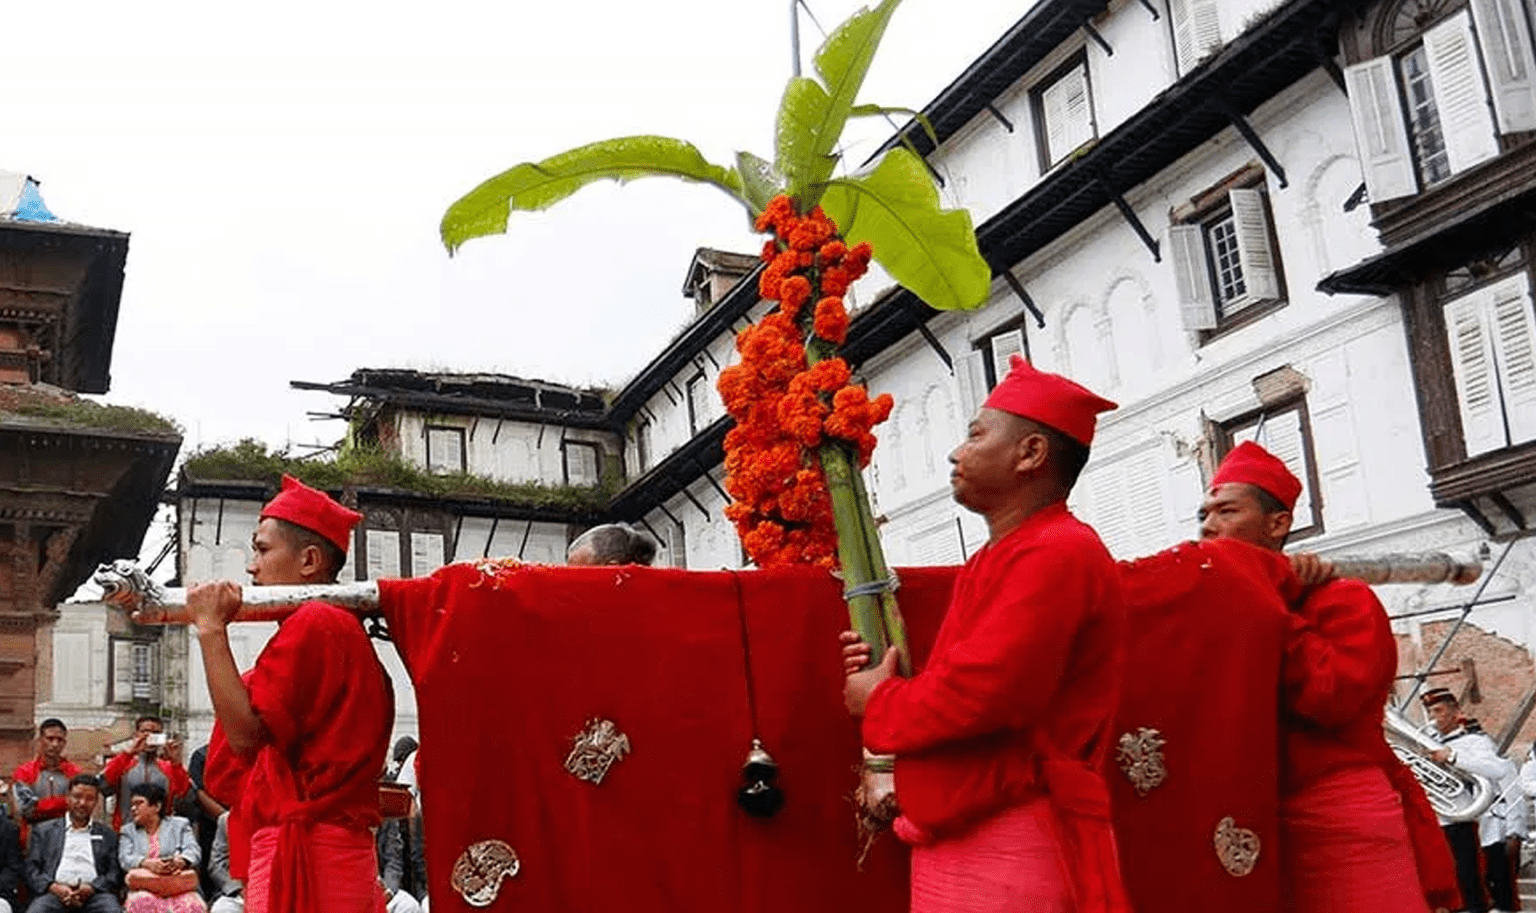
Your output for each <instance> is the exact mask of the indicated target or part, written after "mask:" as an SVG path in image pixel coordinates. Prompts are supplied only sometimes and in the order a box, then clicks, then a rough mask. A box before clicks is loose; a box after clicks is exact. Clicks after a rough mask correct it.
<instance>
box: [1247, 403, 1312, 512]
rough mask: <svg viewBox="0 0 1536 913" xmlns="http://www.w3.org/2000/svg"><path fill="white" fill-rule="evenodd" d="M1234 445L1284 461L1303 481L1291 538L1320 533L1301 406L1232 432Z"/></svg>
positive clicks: (1310, 453) (1279, 412) (1278, 412)
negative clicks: (1250, 443) (1251, 446)
mask: <svg viewBox="0 0 1536 913" xmlns="http://www.w3.org/2000/svg"><path fill="white" fill-rule="evenodd" d="M1231 434H1232V444H1233V446H1236V445H1238V444H1241V443H1243V442H1244V441H1253V442H1254V443H1255V444H1258V445H1259V446H1260V447H1263V448H1264V449H1265V450H1268V451H1269V452H1270V453H1273V454H1274V455H1275V456H1277V457H1279V458H1280V461H1281V462H1282V463H1284V464H1285V468H1286V469H1289V470H1290V471H1291V474H1292V475H1294V476H1295V477H1296V478H1298V479H1300V480H1301V495H1300V496H1299V497H1298V498H1297V499H1296V506H1295V507H1294V508H1292V510H1291V516H1292V518H1293V519H1292V521H1291V537H1292V538H1293V539H1294V538H1297V537H1300V536H1306V535H1310V534H1311V533H1314V532H1320V531H1321V528H1322V518H1321V517H1320V516H1319V515H1318V511H1317V497H1316V493H1315V492H1313V491H1312V464H1313V462H1314V457H1313V455H1312V440H1311V433H1310V431H1309V429H1308V428H1307V426H1306V421H1305V413H1304V412H1303V411H1302V408H1301V404H1300V403H1297V404H1296V405H1294V406H1289V407H1286V408H1284V409H1281V410H1279V411H1276V412H1271V413H1269V414H1268V415H1266V416H1264V418H1263V420H1262V421H1260V422H1254V423H1252V424H1249V425H1247V426H1246V427H1242V428H1238V429H1234V430H1233V431H1232V433H1231Z"/></svg>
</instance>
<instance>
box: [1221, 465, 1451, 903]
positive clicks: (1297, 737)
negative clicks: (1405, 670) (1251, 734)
mask: <svg viewBox="0 0 1536 913" xmlns="http://www.w3.org/2000/svg"><path fill="white" fill-rule="evenodd" d="M1300 494H1301V482H1300V481H1299V480H1298V479H1297V478H1296V477H1295V476H1294V475H1293V474H1292V473H1291V472H1290V470H1288V469H1287V468H1286V466H1285V464H1284V463H1283V462H1282V461H1281V460H1280V459H1279V458H1277V457H1275V456H1274V455H1273V454H1271V453H1270V452H1269V451H1267V450H1265V449H1264V448H1262V447H1260V446H1259V445H1257V444H1254V443H1251V442H1245V443H1242V444H1239V445H1238V446H1237V447H1235V448H1234V449H1233V450H1232V452H1231V453H1230V454H1228V455H1227V457H1226V459H1225V460H1223V461H1222V464H1221V466H1220V467H1219V468H1218V469H1217V471H1216V475H1215V477H1214V478H1212V480H1211V487H1210V491H1209V493H1208V494H1207V496H1206V499H1205V502H1204V503H1203V505H1202V506H1201V509H1200V518H1201V536H1202V537H1203V538H1220V537H1226V538H1235V539H1239V540H1241V541H1244V542H1248V543H1250V544H1252V545H1257V546H1260V547H1261V548H1266V549H1270V550H1272V551H1275V552H1279V551H1280V550H1281V549H1282V547H1283V546H1284V544H1285V540H1286V538H1287V537H1288V536H1289V534H1290V530H1291V522H1292V515H1291V511H1292V508H1294V507H1295V504H1296V499H1297V498H1298V497H1299V496H1300ZM1303 577H1305V578H1308V579H1310V578H1312V577H1317V578H1319V579H1321V578H1323V577H1324V575H1323V574H1321V573H1308V572H1306V571H1304V573H1303ZM1292 608H1293V614H1292V617H1291V633H1290V634H1289V635H1288V637H1287V641H1288V643H1287V646H1286V651H1285V657H1284V661H1283V665H1282V673H1281V705H1282V715H1281V760H1282V765H1281V804H1280V852H1281V891H1282V897H1283V899H1284V909H1286V910H1294V911H1299V913H1306V911H1311V910H1329V911H1359V913H1375V911H1377V910H1394V911H1408V910H1419V911H1424V910H1426V909H1427V908H1428V907H1430V906H1432V907H1435V908H1440V907H1447V908H1449V907H1452V906H1454V897H1455V887H1454V880H1453V877H1452V873H1451V866H1450V860H1449V859H1447V858H1446V854H1445V847H1444V845H1443V843H1441V841H1439V840H1438V839H1437V838H1436V835H1435V834H1434V821H1433V819H1432V818H1431V816H1430V810H1429V804H1428V800H1427V799H1426V798H1425V796H1424V792H1423V790H1422V789H1421V788H1420V787H1419V785H1418V783H1417V781H1415V780H1414V779H1413V776H1412V774H1411V773H1409V771H1408V770H1407V769H1406V768H1404V767H1403V765H1402V764H1401V763H1400V762H1399V761H1398V760H1397V757H1396V756H1395V755H1394V754H1393V753H1392V750H1391V748H1390V747H1388V745H1387V743H1386V740H1385V738H1384V736H1383V734H1382V721H1383V714H1384V708H1385V706H1386V701H1387V696H1388V693H1389V691H1390V689H1391V687H1392V680H1393V678H1394V676H1395V675H1396V673H1397V645H1396V642H1395V641H1394V639H1393V637H1392V629H1391V624H1390V622H1389V621H1388V620H1387V615H1386V612H1385V610H1384V609H1383V608H1382V605H1381V602H1380V601H1379V600H1378V599H1377V598H1376V596H1375V594H1374V593H1372V592H1371V589H1370V587H1368V586H1366V585H1365V584H1363V583H1360V582H1358V581H1352V580H1330V581H1327V582H1323V583H1320V584H1318V585H1314V586H1311V587H1309V588H1308V589H1307V590H1306V591H1305V592H1304V593H1303V594H1302V596H1301V597H1300V599H1299V600H1298V601H1296V602H1294V603H1293V606H1292ZM1416 872H1417V877H1416V875H1415V873H1416Z"/></svg>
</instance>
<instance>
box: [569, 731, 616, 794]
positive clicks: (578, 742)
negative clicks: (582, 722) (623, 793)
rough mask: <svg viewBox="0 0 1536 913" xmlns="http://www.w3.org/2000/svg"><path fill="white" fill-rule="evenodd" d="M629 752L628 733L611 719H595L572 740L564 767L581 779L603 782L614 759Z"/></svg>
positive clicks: (599, 783)
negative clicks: (621, 730) (620, 729)
mask: <svg viewBox="0 0 1536 913" xmlns="http://www.w3.org/2000/svg"><path fill="white" fill-rule="evenodd" d="M627 754H629V736H627V735H625V734H624V733H622V732H620V731H619V727H618V726H616V725H614V723H613V721H612V720H604V719H598V718H595V717H594V718H593V719H590V720H587V728H585V729H583V730H582V731H581V732H580V733H578V734H577V735H576V737H575V738H573V739H572V740H571V753H570V754H568V755H566V757H565V770H566V772H567V773H570V774H573V775H574V776H575V777H576V779H578V780H586V781H587V782H588V783H591V784H593V785H594V786H598V785H601V784H602V782H603V778H604V777H606V776H608V770H609V768H611V767H613V762H614V761H617V760H619V759H620V758H622V757H624V756H625V755H627Z"/></svg>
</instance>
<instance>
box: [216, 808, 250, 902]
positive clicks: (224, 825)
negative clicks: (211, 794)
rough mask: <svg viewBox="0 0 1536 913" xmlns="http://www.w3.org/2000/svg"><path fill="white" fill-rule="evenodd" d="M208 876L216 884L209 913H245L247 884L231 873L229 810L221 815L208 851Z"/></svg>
mask: <svg viewBox="0 0 1536 913" xmlns="http://www.w3.org/2000/svg"><path fill="white" fill-rule="evenodd" d="M208 878H209V879H210V880H211V881H212V882H213V884H214V892H213V906H212V907H210V908H209V913H245V884H244V883H243V882H241V881H240V879H238V878H235V877H232V876H231V875H230V874H229V812H225V813H224V814H222V815H220V816H219V824H218V827H217V828H216V829H215V830H214V832H213V847H212V848H211V849H209V851H208Z"/></svg>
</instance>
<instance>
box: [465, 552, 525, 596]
mask: <svg viewBox="0 0 1536 913" xmlns="http://www.w3.org/2000/svg"><path fill="white" fill-rule="evenodd" d="M469 566H470V567H472V568H474V569H475V570H477V571H479V572H480V579H479V580H476V581H475V582H474V583H471V584H470V585H469V588H470V589H472V590H473V589H479V588H480V587H482V586H485V585H486V584H490V587H491V589H493V590H499V589H501V585H502V584H503V583H505V582H506V581H507V580H508V579H509V578H511V577H514V576H516V575H517V574H518V573H520V572H521V571H522V570H523V569H525V568H526V567H527V566H528V565H527V563H526V562H523V561H521V560H519V559H517V558H481V559H480V560H478V561H471V562H469Z"/></svg>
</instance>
